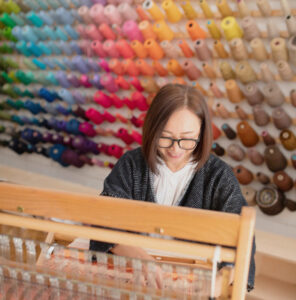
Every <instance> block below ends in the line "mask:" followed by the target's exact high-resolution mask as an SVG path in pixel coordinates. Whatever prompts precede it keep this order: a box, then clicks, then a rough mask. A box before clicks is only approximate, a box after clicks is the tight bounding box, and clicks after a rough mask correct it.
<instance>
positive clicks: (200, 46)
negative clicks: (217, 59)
mask: <svg viewBox="0 0 296 300" xmlns="http://www.w3.org/2000/svg"><path fill="white" fill-rule="evenodd" d="M194 49H195V52H196V56H197V57H198V58H199V59H200V60H202V61H205V60H210V59H211V58H212V53H211V51H210V49H209V48H208V46H207V43H206V41H205V40H197V41H195V44H194Z"/></svg>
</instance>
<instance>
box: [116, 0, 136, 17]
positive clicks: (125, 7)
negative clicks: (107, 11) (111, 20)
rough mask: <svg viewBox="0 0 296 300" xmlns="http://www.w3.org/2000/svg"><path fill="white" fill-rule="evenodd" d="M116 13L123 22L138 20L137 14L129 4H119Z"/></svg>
mask: <svg viewBox="0 0 296 300" xmlns="http://www.w3.org/2000/svg"><path fill="white" fill-rule="evenodd" d="M118 11H119V13H120V14H121V16H122V18H123V19H124V20H125V21H127V20H132V21H137V20H138V14H137V12H136V10H135V9H134V8H133V7H131V5H130V4H129V3H121V4H119V5H118Z"/></svg>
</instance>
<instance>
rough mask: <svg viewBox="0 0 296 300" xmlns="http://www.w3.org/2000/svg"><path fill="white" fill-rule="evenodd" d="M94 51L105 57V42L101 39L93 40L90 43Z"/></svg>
mask: <svg viewBox="0 0 296 300" xmlns="http://www.w3.org/2000/svg"><path fill="white" fill-rule="evenodd" d="M90 47H91V49H92V51H93V52H94V53H95V54H96V55H97V56H99V57H105V56H106V52H105V51H104V49H103V44H102V43H101V42H100V41H93V42H92V43H91V45H90Z"/></svg>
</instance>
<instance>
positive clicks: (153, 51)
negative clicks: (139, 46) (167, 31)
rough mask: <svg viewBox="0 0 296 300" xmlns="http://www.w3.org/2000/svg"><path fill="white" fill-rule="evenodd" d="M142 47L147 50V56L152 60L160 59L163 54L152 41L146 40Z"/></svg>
mask: <svg viewBox="0 0 296 300" xmlns="http://www.w3.org/2000/svg"><path fill="white" fill-rule="evenodd" d="M144 47H145V48H146V49H147V51H148V54H149V56H150V57H151V58H152V59H162V58H163V56H164V52H163V50H162V48H161V47H160V45H159V44H158V43H157V42H156V41H155V40H154V39H148V40H146V41H145V43H144Z"/></svg>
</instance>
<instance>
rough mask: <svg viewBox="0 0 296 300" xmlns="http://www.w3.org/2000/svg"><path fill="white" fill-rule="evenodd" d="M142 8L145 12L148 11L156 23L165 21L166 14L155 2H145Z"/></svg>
mask: <svg viewBox="0 0 296 300" xmlns="http://www.w3.org/2000/svg"><path fill="white" fill-rule="evenodd" d="M142 7H143V8H144V10H146V11H148V13H149V14H150V16H151V17H152V19H153V20H154V21H159V20H164V14H163V13H162V11H161V10H160V8H159V7H158V6H157V5H156V4H155V3H154V2H153V1H151V0H146V1H144V2H143V6H142Z"/></svg>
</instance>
